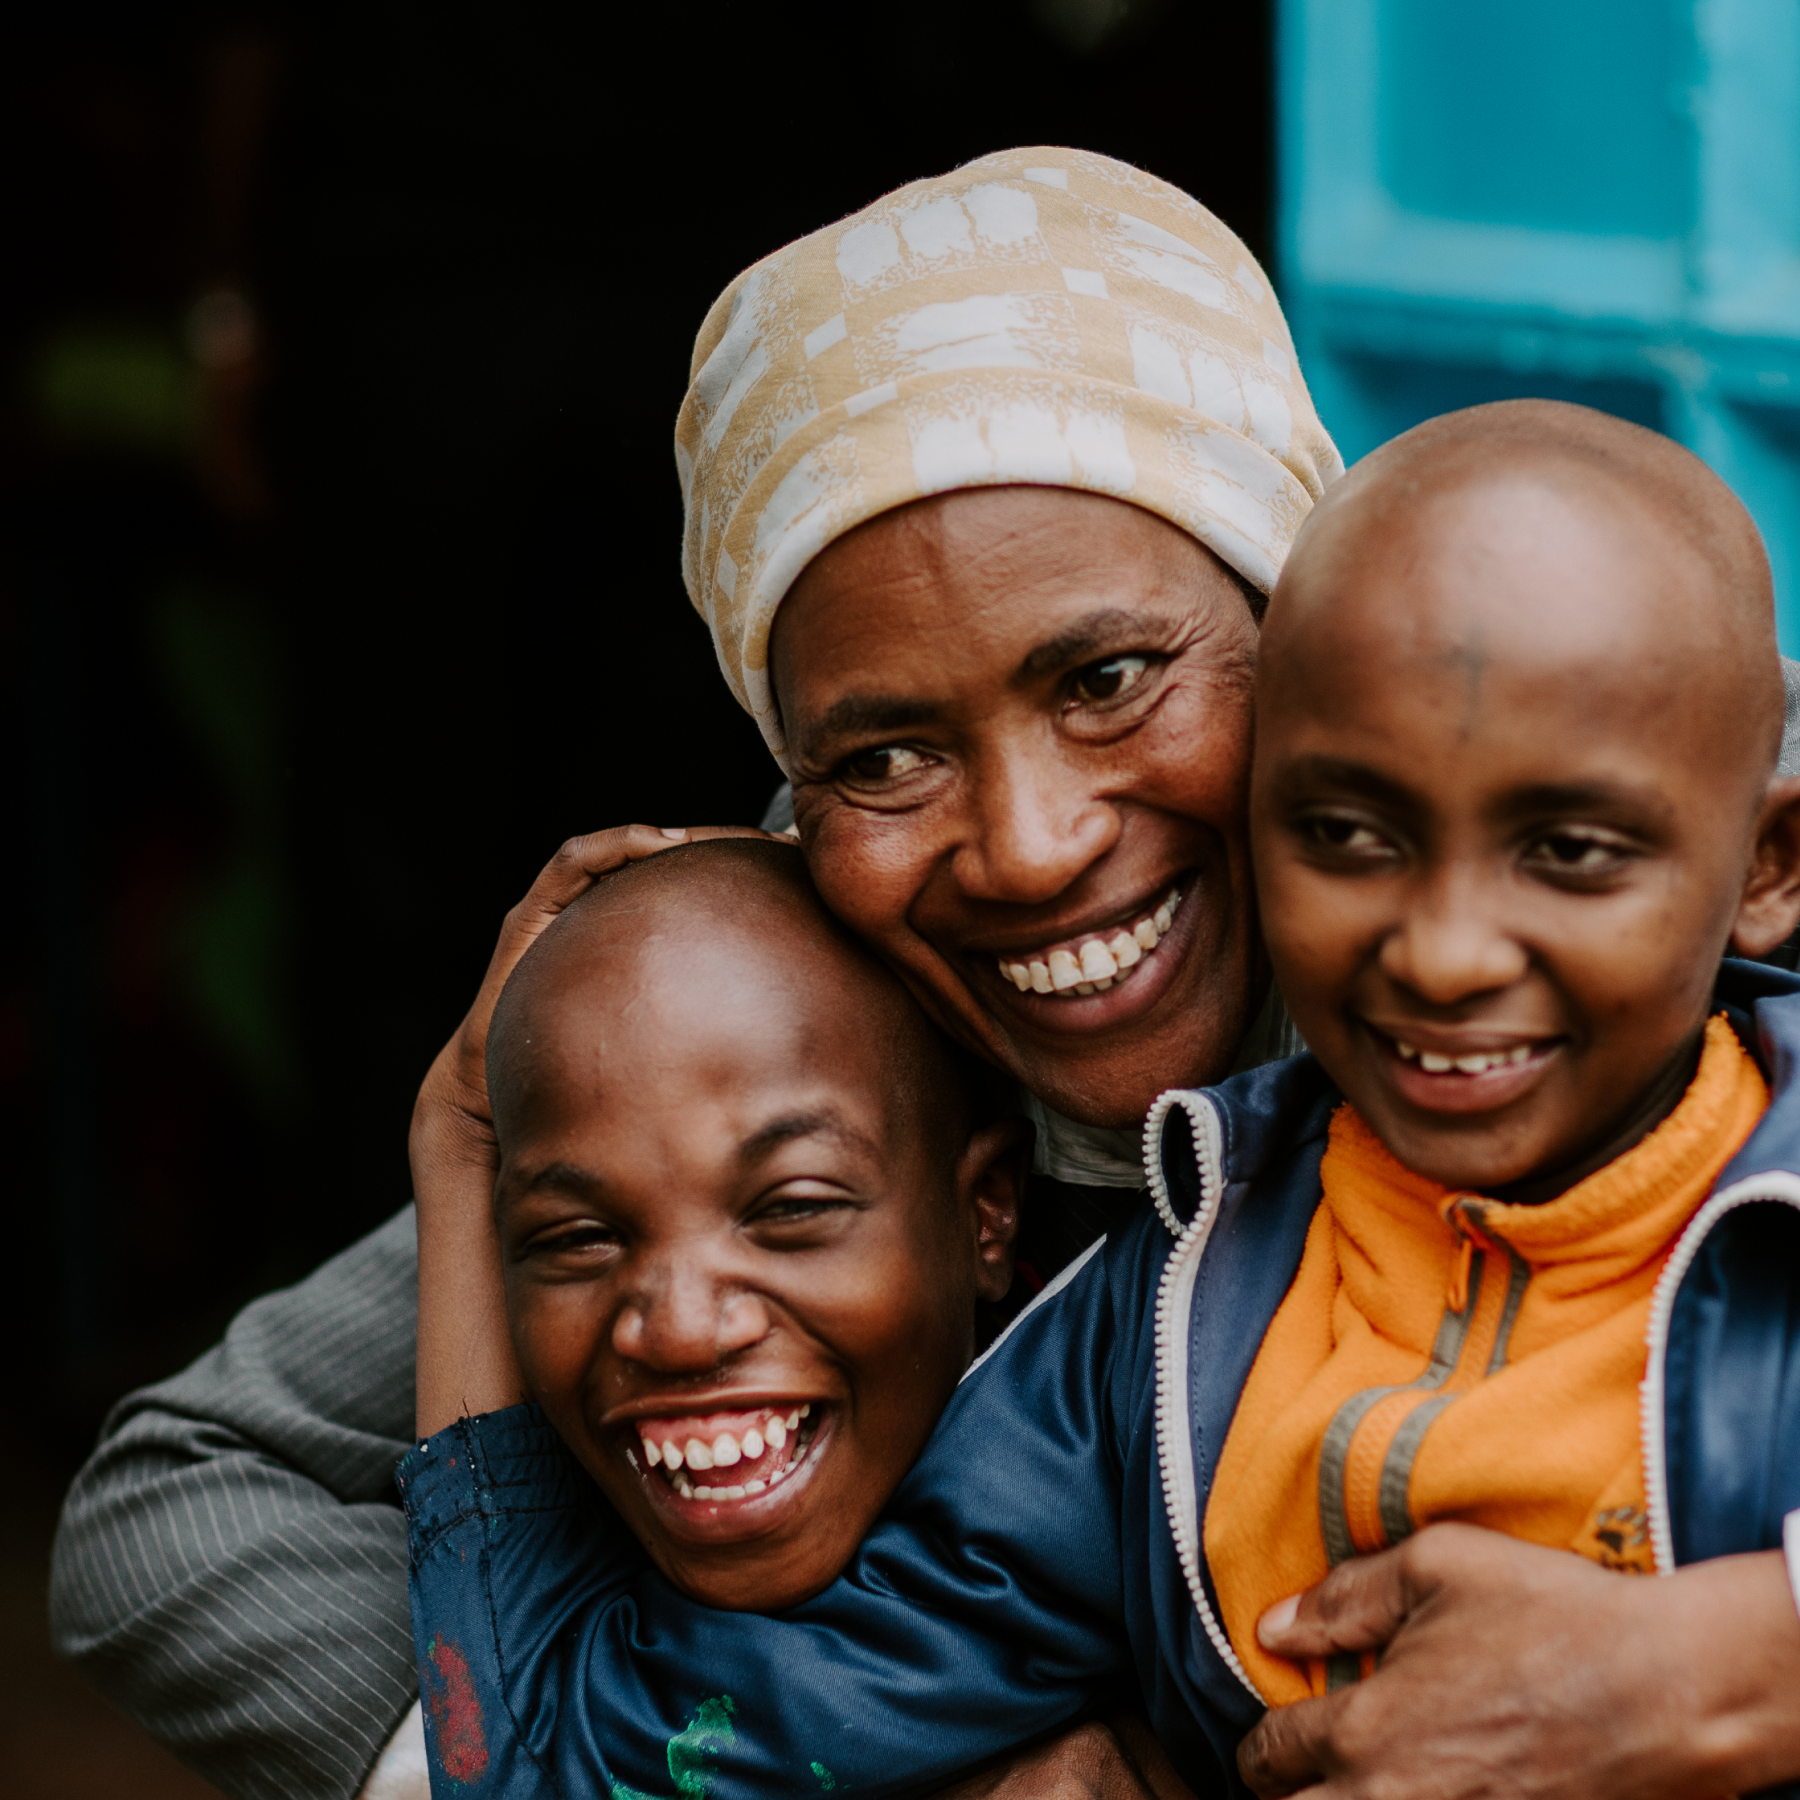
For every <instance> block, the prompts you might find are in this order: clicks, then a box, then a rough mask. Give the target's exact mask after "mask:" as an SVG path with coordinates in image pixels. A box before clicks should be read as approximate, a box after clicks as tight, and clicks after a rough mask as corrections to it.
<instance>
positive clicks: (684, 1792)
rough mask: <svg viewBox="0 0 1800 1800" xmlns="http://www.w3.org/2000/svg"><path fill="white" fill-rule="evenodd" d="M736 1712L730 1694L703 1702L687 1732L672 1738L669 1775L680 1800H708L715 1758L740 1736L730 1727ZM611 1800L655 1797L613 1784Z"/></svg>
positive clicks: (714, 1772) (680, 1732) (715, 1771)
mask: <svg viewBox="0 0 1800 1800" xmlns="http://www.w3.org/2000/svg"><path fill="white" fill-rule="evenodd" d="M736 1711H737V1707H736V1706H735V1705H734V1704H733V1702H732V1698H731V1696H730V1695H729V1694H721V1695H720V1696H719V1697H718V1699H716V1700H702V1701H701V1702H700V1710H699V1711H698V1712H697V1713H695V1714H694V1716H693V1717H692V1718H691V1719H689V1720H688V1723H687V1729H686V1730H685V1731H678V1732H676V1734H675V1735H674V1736H673V1737H672V1738H670V1739H669V1774H670V1776H671V1777H672V1778H673V1779H674V1782H675V1792H676V1793H677V1794H678V1795H679V1796H680V1797H681V1800H706V1796H707V1793H708V1792H709V1790H710V1789H711V1787H712V1778H713V1776H714V1775H716V1774H717V1773H718V1771H717V1770H716V1769H715V1768H713V1767H712V1759H713V1758H714V1757H715V1756H717V1755H718V1753H719V1752H720V1751H721V1750H728V1749H730V1748H731V1746H732V1745H733V1744H734V1743H736V1742H737V1733H736V1732H735V1731H734V1730H733V1729H732V1727H731V1715H732V1714H733V1713H735V1712H736ZM612 1800H653V1796H651V1795H649V1794H640V1793H639V1792H638V1791H637V1789H636V1788H628V1787H625V1786H624V1785H622V1784H621V1783H619V1782H614V1783H613V1790H612Z"/></svg>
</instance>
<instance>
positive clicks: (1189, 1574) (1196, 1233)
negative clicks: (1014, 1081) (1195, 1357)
mask: <svg viewBox="0 0 1800 1800" xmlns="http://www.w3.org/2000/svg"><path fill="white" fill-rule="evenodd" d="M1176 1106H1180V1107H1181V1108H1182V1109H1183V1110H1184V1111H1185V1112H1186V1113H1187V1115H1188V1119H1189V1121H1190V1122H1191V1124H1192V1127H1193V1133H1194V1150H1195V1159H1194V1160H1195V1162H1196V1164H1197V1166H1198V1168H1199V1171H1200V1203H1199V1205H1198V1206H1196V1207H1195V1208H1194V1216H1193V1218H1192V1219H1190V1220H1189V1221H1188V1223H1187V1224H1186V1225H1185V1226H1184V1225H1183V1224H1182V1223H1181V1221H1180V1219H1178V1218H1177V1217H1176V1216H1175V1208H1174V1207H1173V1206H1172V1205H1171V1204H1170V1203H1169V1184H1168V1182H1167V1181H1166V1180H1165V1179H1164V1176H1163V1170H1162V1133H1163V1124H1164V1122H1165V1121H1166V1120H1167V1118H1168V1116H1169V1112H1170V1109H1171V1108H1173V1107H1176ZM1144 1177H1145V1180H1146V1181H1147V1182H1148V1183H1149V1186H1150V1197H1151V1199H1152V1200H1154V1201H1155V1203H1156V1210H1157V1213H1158V1215H1159V1216H1160V1218H1161V1219H1162V1222H1163V1223H1164V1224H1165V1225H1166V1226H1167V1227H1168V1228H1169V1230H1170V1232H1171V1233H1173V1235H1174V1238H1175V1248H1174V1249H1173V1250H1172V1251H1171V1252H1170V1253H1169V1260H1168V1262H1167V1264H1165V1265H1164V1268H1163V1272H1162V1281H1161V1282H1160V1283H1159V1285H1158V1287H1157V1291H1156V1457H1157V1462H1158V1463H1159V1464H1160V1465H1161V1469H1162V1490H1163V1505H1164V1507H1165V1508H1166V1509H1167V1511H1168V1515H1169V1530H1170V1533H1171V1534H1172V1535H1173V1537H1174V1539H1175V1554H1176V1557H1177V1558H1178V1559H1179V1561H1180V1563H1181V1573H1182V1575H1183V1576H1184V1577H1185V1578H1186V1581H1187V1585H1188V1593H1189V1594H1190V1595H1191V1596H1192V1598H1193V1602H1194V1611H1195V1612H1197V1613H1198V1614H1199V1615H1200V1623H1201V1625H1202V1626H1203V1627H1204V1628H1205V1630H1206V1635H1207V1637H1208V1639H1209V1640H1210V1641H1211V1643H1212V1647H1213V1648H1214V1649H1215V1650H1216V1651H1217V1652H1218V1653H1219V1659H1220V1660H1221V1661H1222V1662H1223V1663H1224V1664H1225V1666H1226V1667H1227V1668H1228V1669H1229V1670H1230V1671H1231V1672H1232V1674H1234V1675H1235V1676H1236V1677H1237V1678H1238V1680H1239V1681H1241V1682H1242V1683H1243V1684H1244V1687H1245V1688H1246V1689H1247V1690H1248V1691H1249V1693H1250V1695H1251V1697H1252V1698H1253V1699H1254V1700H1255V1701H1256V1702H1257V1704H1258V1705H1260V1706H1267V1705H1268V1701H1267V1700H1266V1699H1264V1697H1263V1696H1262V1695H1261V1694H1260V1693H1258V1692H1257V1688H1256V1683H1255V1682H1253V1681H1252V1680H1251V1679H1250V1677H1249V1676H1248V1675H1247V1674H1246V1673H1245V1672H1244V1665H1243V1664H1242V1663H1241V1662H1239V1661H1238V1654H1237V1652H1236V1651H1235V1650H1233V1649H1232V1647H1231V1639H1230V1638H1229V1637H1227V1636H1226V1635H1225V1630H1224V1627H1223V1626H1222V1625H1220V1623H1219V1621H1218V1618H1217V1617H1216V1616H1215V1615H1214V1613H1213V1609H1212V1602H1211V1601H1210V1600H1208V1599H1207V1597H1206V1583H1205V1582H1204V1581H1203V1580H1201V1578H1200V1498H1199V1490H1198V1485H1197V1483H1196V1482H1195V1479H1194V1435H1193V1425H1192V1420H1191V1408H1190V1405H1189V1399H1188V1341H1189V1331H1188V1315H1189V1312H1190V1310H1191V1308H1192V1305H1193V1298H1194V1281H1195V1278H1196V1277H1197V1276H1198V1275H1199V1273H1200V1258H1201V1256H1202V1255H1203V1254H1204V1253H1205V1250H1206V1243H1207V1239H1208V1238H1210V1237H1211V1236H1212V1228H1213V1223H1214V1221H1215V1220H1216V1219H1217V1218H1218V1216H1219V1202H1220V1200H1221V1198H1222V1197H1223V1195H1224V1191H1225V1170H1224V1156H1223V1134H1222V1132H1221V1130H1220V1127H1219V1115H1218V1113H1217V1111H1216V1110H1215V1109H1214V1107H1213V1103H1212V1102H1211V1101H1210V1100H1208V1099H1207V1098H1206V1096H1205V1095H1204V1094H1200V1093H1195V1092H1191V1091H1184V1090H1182V1089H1180V1088H1170V1089H1169V1090H1168V1092H1166V1093H1163V1094H1159V1095H1158V1096H1157V1098H1156V1103H1155V1105H1153V1106H1152V1107H1151V1108H1150V1113H1149V1116H1148V1117H1147V1118H1146V1119H1145V1121H1144Z"/></svg>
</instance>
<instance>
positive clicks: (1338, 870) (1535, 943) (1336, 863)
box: [1252, 476, 1767, 1190]
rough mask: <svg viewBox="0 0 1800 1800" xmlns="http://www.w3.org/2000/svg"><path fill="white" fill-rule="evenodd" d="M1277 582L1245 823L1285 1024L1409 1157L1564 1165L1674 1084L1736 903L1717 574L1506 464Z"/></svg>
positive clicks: (1738, 836)
mask: <svg viewBox="0 0 1800 1800" xmlns="http://www.w3.org/2000/svg"><path fill="white" fill-rule="evenodd" d="M1396 514H1398V516H1396ZM1293 573H1294V577H1295V581H1296V584H1297V589H1296V591H1295V592H1293V593H1291V594H1288V595H1278V596H1277V605H1276V607H1275V608H1272V609H1271V624H1272V626H1273V627H1274V629H1273V631H1272V633H1271V641H1270V643H1269V644H1268V646H1267V647H1266V650H1265V659H1266V660H1265V666H1264V669H1263V671H1262V673H1261V676H1260V677H1259V683H1260V685H1259V694H1258V711H1257V725H1256V730H1257V740H1256V752H1255V774H1254V782H1253V799H1252V809H1253V810H1252V818H1253V831H1254V833H1255V840H1254V842H1255V860H1256V870H1257V877H1258V884H1259V896H1260V900H1261V905H1262V913H1263V924H1264V929H1265V931H1266V933H1267V938H1268V944H1269V949H1270V954H1271V957H1272V959H1273V961H1274V965H1275V971H1276V975H1277V978H1278V980H1279V981H1280V984H1281V990H1282V993H1283V995H1284V996H1285V998H1286V1000H1287V1003H1288V1006H1289V1008H1290V1009H1291V1011H1292V1013H1293V1016H1294V1020H1295V1023H1296V1024H1297V1025H1298V1026H1299V1028H1300V1030H1301V1032H1302V1034H1303V1035H1304V1036H1305V1038H1306V1040H1307V1043H1308V1044H1309V1045H1310V1046H1311V1047H1312V1049H1313V1050H1314V1051H1315V1053H1316V1054H1317V1055H1318V1056H1319V1058H1320V1060H1321V1061H1322V1062H1323V1063H1324V1064H1325V1066H1326V1068H1327V1069H1328V1070H1329V1072H1330V1073H1331V1075H1332V1076H1333V1078H1334V1079H1335V1080H1336V1081H1337V1083H1338V1084H1339V1086H1340V1087H1341V1088H1342V1089H1343V1091H1344V1093H1345V1094H1346V1096H1347V1097H1348V1098H1349V1099H1350V1100H1351V1101H1352V1102H1353V1103H1354V1104H1355V1106H1356V1107H1357V1109H1358V1111H1359V1112H1360V1113H1361V1114H1362V1115H1363V1117H1364V1118H1365V1119H1366V1120H1367V1122H1368V1123H1369V1125H1370V1126H1371V1127H1372V1129H1373V1130H1374V1131H1375V1132H1376V1133H1377V1134H1378V1135H1379V1136H1380V1138H1381V1139H1382V1141H1383V1142H1384V1143H1385V1144H1386V1145H1387V1146H1388V1148H1389V1149H1390V1150H1391V1151H1392V1152H1393V1153H1394V1154H1395V1155H1396V1156H1398V1157H1399V1158H1400V1160H1401V1161H1402V1162H1404V1163H1405V1164H1406V1165H1407V1166H1408V1167H1410V1168H1412V1169H1414V1170H1415V1171H1417V1172H1418V1173H1420V1174H1423V1175H1427V1176H1430V1177H1431V1178H1433V1179H1435V1180H1438V1181H1441V1182H1443V1183H1445V1184H1447V1185H1449V1186H1452V1187H1471V1188H1479V1189H1487V1190H1491V1189H1493V1188H1496V1187H1500V1186H1503V1185H1505V1184H1507V1183H1510V1182H1514V1181H1518V1180H1521V1179H1523V1178H1525V1177H1527V1176H1533V1175H1542V1174H1546V1173H1548V1172H1550V1171H1554V1170H1557V1169H1561V1168H1564V1167H1566V1166H1568V1165H1569V1164H1571V1163H1572V1162H1575V1161H1577V1160H1579V1159H1580V1158H1581V1157H1582V1156H1583V1155H1584V1154H1586V1153H1588V1152H1590V1151H1592V1150H1593V1149H1594V1148H1595V1147H1596V1146H1598V1145H1604V1144H1606V1143H1607V1142H1608V1141H1609V1138H1610V1136H1611V1135H1612V1134H1616V1133H1617V1132H1618V1131H1620V1130H1621V1129H1622V1128H1623V1127H1625V1126H1626V1125H1628V1124H1629V1122H1630V1120H1631V1119H1632V1117H1633V1114H1634V1110H1635V1108H1636V1107H1637V1105H1638V1103H1639V1101H1640V1099H1641V1097H1642V1096H1644V1095H1645V1094H1646V1093H1648V1092H1650V1091H1652V1090H1654V1089H1656V1088H1657V1087H1658V1084H1659V1083H1661V1084H1664V1085H1666V1084H1667V1083H1668V1082H1669V1081H1670V1080H1671V1079H1678V1078H1679V1074H1680V1072H1681V1071H1683V1070H1684V1069H1685V1066H1686V1061H1685V1059H1686V1058H1687V1057H1688V1056H1689V1055H1690V1054H1691V1052H1692V1048H1693V1046H1694V1043H1695V1040H1696V1034H1697V1032H1698V1030H1699V1028H1700V1026H1701V1024H1702V1022H1703V1020H1704V1018H1705V1014H1706V1011H1707V1008H1708V1005H1709V999H1710V994H1711V989H1712V983H1713V979H1714V975H1715V972H1716V969H1717V963H1718V958H1719V955H1720V953H1721V951H1722V950H1723V949H1724V947H1725V944H1726V941H1727V939H1728V937H1729V936H1730V934H1731V933H1732V931H1733V929H1734V926H1736V925H1737V924H1738V923H1739V912H1740V903H1741V901H1742V899H1743V896H1744V892H1745V882H1746V875H1747V873H1748V870H1749V866H1750V854H1751V846H1752V844H1753V842H1754V841H1755V838H1756V823H1757V817H1758V810H1759V803H1760V802H1761V800H1762V796H1763V792H1764V789H1765V787H1766V769H1765V768H1764V767H1763V766H1762V763H1761V758H1762V757H1763V756H1764V755H1765V754H1766V744H1767V734H1766V732H1765V730H1764V729H1763V724H1762V721H1761V719H1760V718H1759V717H1758V715H1757V713H1756V709H1755V707H1754V706H1746V705H1745V704H1744V703H1743V699H1742V695H1743V692H1744V686H1745V684H1744V682H1743V680H1742V679H1741V677H1734V673H1733V668H1732V664H1733V662H1734V660H1735V661H1737V662H1742V661H1743V658H1742V656H1741V654H1740V653H1739V651H1738V649H1737V647H1736V645H1735V644H1733V643H1731V642H1729V641H1727V642H1721V641H1720V633H1719V631H1718V628H1717V627H1716V626H1715V627H1714V628H1713V631H1712V635H1711V637H1710V638H1709V637H1708V635H1707V631H1706V627H1705V624H1704V619H1705V616H1706V611H1707V609H1706V607H1705V606H1704V605H1699V604H1697V603H1696V601H1695V596H1697V595H1699V596H1704V594H1705V592H1706V589H1705V585H1704V584H1705V583H1707V582H1708V581H1709V580H1710V579H1711V576H1710V573H1709V571H1708V569H1707V567H1706V565H1705V564H1704V562H1703V561H1702V560H1701V559H1700V558H1699V557H1698V555H1697V554H1696V553H1695V552H1694V551H1693V550H1692V549H1691V548H1690V547H1689V546H1688V544H1687V543H1686V542H1685V540H1684V539H1683V538H1682V537H1681V536H1680V535H1679V534H1678V533H1675V532H1673V531H1670V530H1668V529H1666V528H1665V527H1663V526H1662V525H1661V524H1659V522H1658V520H1657V519H1656V517H1655V516H1654V515H1653V514H1652V513H1650V512H1649V511H1648V510H1647V509H1644V510H1640V509H1638V508H1636V507H1634V506H1633V505H1632V504H1631V503H1630V502H1629V501H1628V500H1627V499H1625V498H1623V497H1620V496H1614V495H1612V494H1611V493H1610V492H1606V491H1603V492H1601V493H1599V494H1598V495H1595V494H1592V493H1584V492H1583V491H1582V490H1581V489H1580V488H1579V486H1570V485H1569V484H1562V485H1560V486H1553V485H1552V484H1551V483H1548V482H1540V481H1533V480H1531V479H1527V478H1526V477H1523V476H1518V477H1514V478H1509V479H1499V480H1494V481H1490V482H1488V483H1485V484H1481V485H1476V486H1472V487H1467V488H1463V489H1459V490H1452V491H1450V492H1448V493H1440V494H1438V495H1436V496H1434V497H1428V498H1425V499H1423V500H1422V501H1420V502H1419V503H1417V504H1416V505H1414V506H1412V507H1410V508H1408V509H1405V510H1404V511H1401V510H1400V509H1395V510H1394V511H1393V512H1390V514H1389V516H1388V518H1387V519H1386V520H1385V521H1384V522H1383V524H1382V527H1381V528H1380V529H1364V530H1362V531H1361V532H1360V533H1358V534H1357V535H1356V536H1355V537H1354V541H1353V543H1352V544H1351V545H1350V546H1349V547H1348V548H1346V549H1343V550H1342V551H1341V552H1340V553H1339V554H1337V555H1335V556H1325V557H1321V558H1317V559H1315V560H1314V561H1313V563H1311V564H1307V563H1305V562H1301V563H1298V564H1297V565H1296V568H1295V570H1294V571H1293ZM1283 599H1287V600H1290V601H1291V602H1292V604H1291V605H1290V606H1289V607H1287V608H1285V609H1283V608H1281V601H1282V600H1283ZM1696 613H1698V614H1700V615H1701V622H1699V623H1696V622H1695V620H1694V618H1693V615H1694V614H1696ZM1752 691H1753V692H1754V693H1761V692H1762V691H1763V690H1761V689H1753V690H1752Z"/></svg>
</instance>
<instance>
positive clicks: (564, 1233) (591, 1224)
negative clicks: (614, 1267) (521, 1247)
mask: <svg viewBox="0 0 1800 1800" xmlns="http://www.w3.org/2000/svg"><path fill="white" fill-rule="evenodd" d="M620 1242H621V1239H620V1236H619V1233H618V1232H617V1231H616V1230H615V1229H614V1228H613V1227H612V1226H610V1225H601V1224H599V1223H598V1222H596V1221H595V1220H592V1219H583V1220H581V1221H580V1222H579V1223H576V1224H571V1225H552V1226H549V1227H547V1228H546V1229H545V1230H543V1231H540V1232H538V1233H536V1234H535V1235H534V1236H533V1237H531V1238H529V1239H527V1241H526V1243H525V1252H526V1254H527V1255H530V1256H591V1255H593V1254H594V1253H595V1252H597V1251H606V1250H616V1249H617V1248H618V1246H619V1244H620Z"/></svg>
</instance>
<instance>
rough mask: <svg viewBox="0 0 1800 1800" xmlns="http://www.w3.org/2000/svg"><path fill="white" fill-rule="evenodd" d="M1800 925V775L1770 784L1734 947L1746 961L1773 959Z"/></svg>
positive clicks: (1739, 911) (1732, 932) (1758, 828)
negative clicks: (1760, 957) (1753, 958)
mask: <svg viewBox="0 0 1800 1800" xmlns="http://www.w3.org/2000/svg"><path fill="white" fill-rule="evenodd" d="M1797 926H1800V775H1789V776H1786V777H1784V778H1782V779H1779V780H1776V781H1772V782H1771V783H1770V784H1769V797H1768V798H1767V799H1766V800H1765V801H1764V802H1763V809H1762V816H1761V817H1760V818H1759V819H1758V820H1757V822H1756V841H1755V843H1754V844H1752V846H1751V849H1750V872H1749V874H1748V875H1747V876H1746V878H1745V881H1744V896H1743V899H1742V900H1741V901H1740V902H1739V903H1738V916H1737V923H1736V925H1734V926H1733V927H1732V931H1731V947H1732V949H1734V950H1735V951H1737V952H1738V953H1739V954H1740V955H1742V956H1767V955H1768V954H1769V952H1770V951H1771V950H1773V949H1774V948H1775V946H1776V945H1777V944H1781V943H1785V942H1786V941H1787V939H1788V938H1790V937H1792V936H1793V934H1794V930H1795V928H1796V927H1797Z"/></svg>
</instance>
